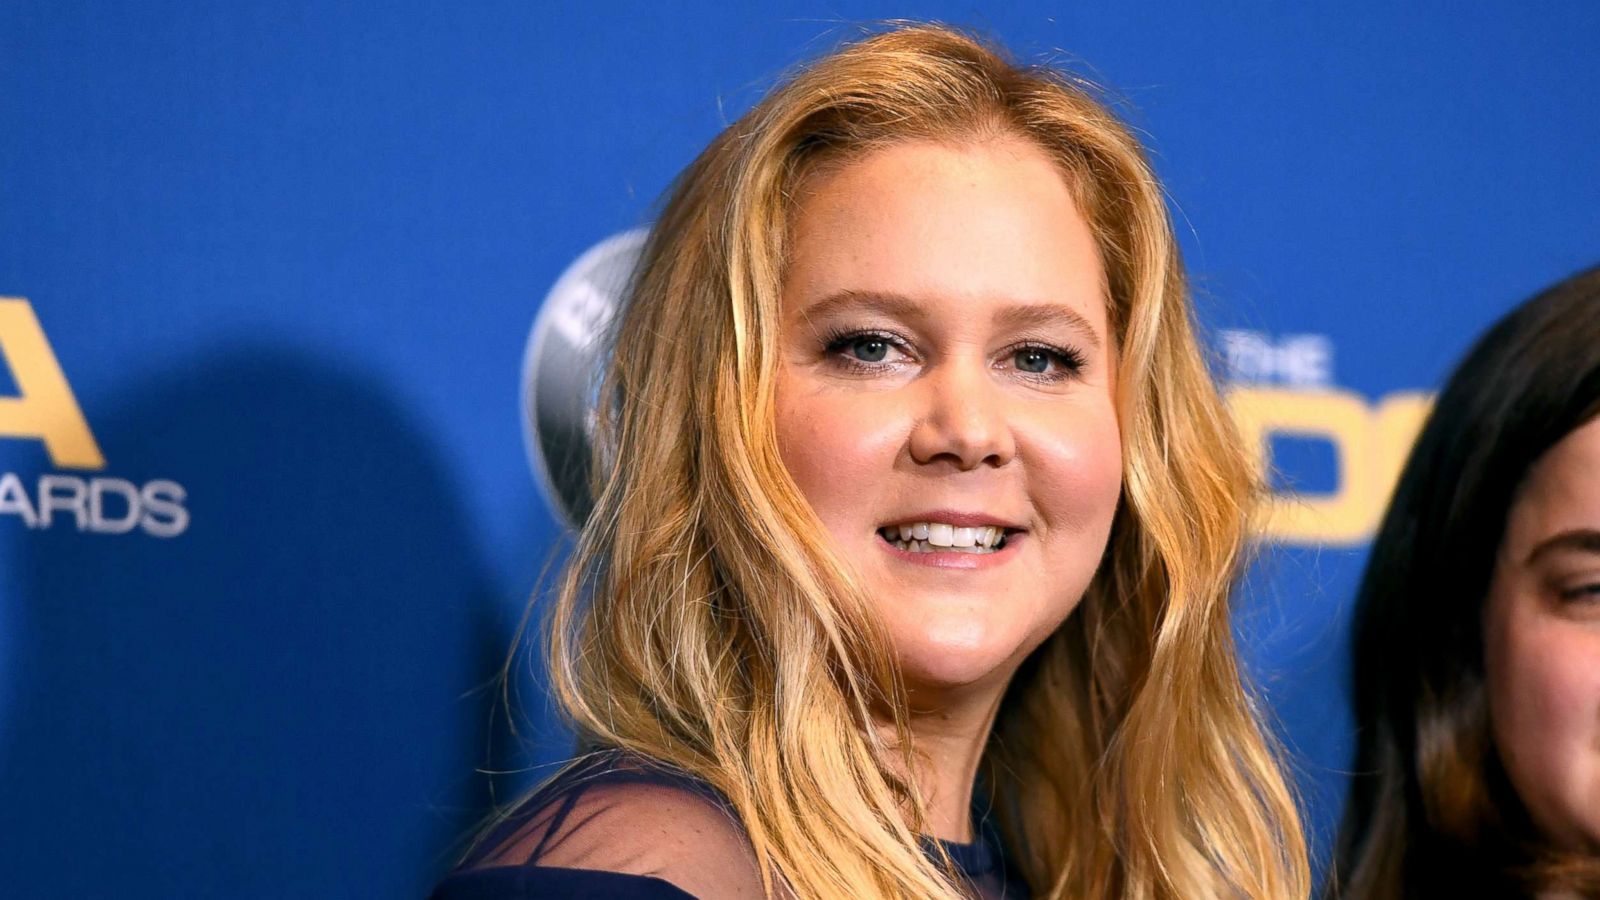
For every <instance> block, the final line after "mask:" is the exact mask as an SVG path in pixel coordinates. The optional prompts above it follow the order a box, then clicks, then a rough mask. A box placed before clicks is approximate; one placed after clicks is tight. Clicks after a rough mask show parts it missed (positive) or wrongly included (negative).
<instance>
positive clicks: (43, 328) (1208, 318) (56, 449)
mask: <svg viewBox="0 0 1600 900" xmlns="http://www.w3.org/2000/svg"><path fill="white" fill-rule="evenodd" d="M1008 7H1009V8H1008V9H1007V10H1006V11H1004V12H1002V11H999V10H995V9H988V8H986V7H984V6H982V5H977V4H968V3H909V4H901V5H898V6H888V5H882V4H872V3H848V2H834V3H829V4H789V5H780V4H762V5H760V6H749V7H743V8H741V7H739V6H738V5H734V6H733V7H731V8H727V7H725V6H724V5H722V4H710V3H704V2H697V3H693V4H685V5H683V6H681V7H677V8H671V7H668V6H667V5H664V4H638V5H633V6H628V5H611V6H608V7H605V8H600V7H596V6H594V5H592V4H589V5H584V7H583V8H582V10H581V11H580V10H579V8H578V7H577V6H572V7H570V8H559V7H557V6H555V5H548V6H541V5H534V4H527V3H482V4H472V5H463V6H459V7H452V6H450V5H439V4H431V3H430V4H424V3H416V2H399V3H381V4H380V3H359V4H356V3H352V4H319V3H303V2H295V0H289V2H285V0H274V2H270V3H268V2H239V3H231V4H216V5H210V4H191V3H182V4H179V3H161V2H147V3H141V4H124V5H113V4H88V3H75V2H59V0H58V2H35V0H13V2H10V3H7V4H4V5H3V6H0V296H6V297H10V298H15V299H12V300H10V301H3V302H0V360H3V361H4V363H5V364H4V365H0V809H3V810H4V811H5V812H4V815H3V818H0V831H3V834H0V893H3V894H4V895H6V896H16V897H69V896H84V895H99V894H105V893H110V892H111V889H110V888H109V887H108V886H110V885H113V884H114V885H116V886H117V887H116V892H117V893H119V894H122V895H126V896H135V897H146V896H148V897H168V896H262V897H267V896H273V897H278V896H418V895H420V894H422V893H424V892H425V890H426V888H427V886H428V885H429V884H430V883H431V882H432V880H433V879H434V878H435V877H437V875H438V874H439V873H440V872H441V871H442V870H443V868H444V867H446V866H447V865H448V863H449V862H450V856H451V854H452V853H453V852H454V848H453V846H452V841H454V840H455V839H456V838H457V837H458V836H460V835H461V834H462V833H463V832H464V831H465V830H466V829H467V828H468V827H469V826H470V825H471V823H472V821H473V819H474V817H475V816H477V815H478V814H480V813H481V812H482V809H483V806H484V804H485V803H486V802H487V799H488V797H487V793H486V788H485V786H484V783H483V781H484V779H483V778H482V777H481V776H479V775H477V774H475V772H474V768H475V767H476V766H481V765H484V764H485V762H486V761H488V764H489V765H493V766H500V765H507V766H510V765H525V764H528V763H538V762H542V761H549V760H553V759H556V758H558V757H559V756H560V754H561V753H562V752H563V750H564V749H565V738H564V737H563V736H562V735H561V734H560V733H559V732H558V731H557V730H556V729H555V728H554V727H553V726H552V725H551V724H550V722H549V721H548V718H547V715H546V710H545V709H544V706H543V701H542V700H541V699H540V697H539V693H538V685H537V684H536V683H529V684H526V685H525V686H524V688H523V690H522V691H521V700H520V703H519V706H518V708H519V709H520V711H521V715H523V716H524V717H525V721H524V722H523V723H522V731H523V734H524V736H525V737H526V738H527V739H529V740H530V741H531V750H530V752H528V753H527V754H525V755H522V756H518V755H517V754H515V753H514V752H513V749H512V747H511V741H510V740H509V739H508V737H507V734H506V729H504V728H503V727H501V725H499V724H497V725H494V726H491V723H490V709H491V706H492V704H493V702H494V700H495V699H496V698H495V696H494V692H493V691H492V690H491V689H488V688H486V687H485V686H486V685H487V684H489V682H490V680H491V679H492V677H493V675H494V672H495V671H496V670H497V668H498V667H499V665H500V664H501V662H502V661H503V659H504V656H505V652H506V649H507V647H508V646H509V645H510V643H511V640H512V634H513V631H514V629H515V626H516V623H517V620H518V618H519V616H520V615H521V612H522V608H523V606H524V604H525V602H526V600H527V598H528V596H529V594H530V592H531V591H532V590H533V588H534V586H535V583H536V580H537V576H538V573H539V570H540V568H541V566H542V565H543V564H544V563H545V561H546V560H547V559H548V558H549V557H550V555H551V554H552V553H554V552H556V551H557V550H558V548H559V543H560V536H561V528H560V526H559V524H558V523H557V520H556V519H555V518H554V517H553V515H552V513H551V511H550V509H549V507H548V506H547V505H546V501H545V499H544V498H543V496H542V495H541V492H540V488H539V486H538V483H537V481H536V479H535V478H534V476H533V474H532V473H531V471H530V467H529V463H528V457H527V454H526V451H525V447H524V440H523V436H522V434H521V433H520V431H521V427H522V426H521V423H520V421H519V416H520V410H519V378H520V374H521V357H522V354H523V352H524V347H525V344H526V342H527V340H528V336H529V332H530V329H531V326H532V324H533V321H534V317H535V315H536V313H537V312H538V308H539V305H540V302H541V300H542V299H543V298H544V296H545V294H546V292H547V291H548V290H549V289H550V287H551V286H552V285H553V284H554V283H555V281H556V279H557V278H558V277H559V275H560V274H561V273H562V272H563V271H564V270H565V269H566V267H567V266H568V265H569V264H570V263H571V262H572V261H573V260H574V259H576V258H577V257H578V256H579V255H580V254H581V253H582V252H583V251H584V250H585V249H586V248H588V247H590V246H592V245H594V244H595V243H597V242H598V241H600V240H602V239H603V238H605V237H607V236H609V235H612V234H615V233H617V232H620V231H623V230H626V229H628V228H631V227H635V226H637V225H640V224H641V223H644V222H647V221H648V220H649V217H650V215H651V210H652V208H653V203H654V201H655V199H656V198H657V196H658V194H659V193H660V192H661V190H662V189H663V188H664V187H665V186H666V184H667V182H668V180H669V179H670V178H671V177H672V176H673V175H674V174H675V173H676V172H677V171H678V170H679V169H680V168H681V167H682V166H684V165H685V164H686V163H687V162H688V161H689V160H690V159H691V158H692V157H693V155H694V154H695V153H696V152H697V151H698V150H699V149H700V148H701V147H703V146H704V145H705V144H706V143H707V142H708V141H709V140H710V138H711V137H712V136H713V135H714V134H715V133H716V132H717V131H718V130H719V129H720V128H721V127H722V126H723V125H725V124H726V123H727V122H729V121H731V120H732V118H733V117H735V116H737V115H738V114H739V113H740V112H741V111H743V110H744V109H745V108H747V107H748V106H749V105H750V104H751V103H752V102H753V101H754V100H755V99H756V98H757V97H759V96H760V94H761V93H762V91H763V90H764V89H765V88H766V87H768V86H769V85H770V84H771V83H772V82H773V80H774V79H775V77H776V76H777V75H778V74H780V73H781V72H782V71H783V70H784V69H785V68H786V67H788V66H790V65H791V64H793V63H796V62H798V61H800V60H803V59H805V58H807V57H809V56H813V55H815V54H818V53H821V52H823V51H825V50H826V49H828V48H830V47H832V46H834V45H835V44H836V43H837V42H838V41H839V40H841V39H842V38H845V37H847V36H850V35H852V34H854V33H856V25H857V24H858V23H862V22H866V21H870V20H874V19H880V18H885V17H891V16H893V17H902V16H909V17H916V18H933V19H940V20H944V21H950V22H955V23H959V24H965V25H969V26H972V27H975V28H977V29H979V30H980V31H982V32H984V33H987V34H989V35H991V36H993V37H995V38H998V39H1000V40H1001V41H1003V42H1004V43H1006V44H1008V45H1009V46H1011V47H1012V48H1013V49H1014V50H1015V51H1016V52H1017V53H1018V55H1020V56H1022V57H1024V58H1027V59H1039V58H1049V59H1053V60H1056V61H1058V62H1061V63H1064V64H1066V65H1068V66H1070V67H1072V68H1075V69H1076V70H1077V71H1079V72H1081V73H1083V74H1086V75H1088V76H1089V77H1091V78H1092V79H1094V80H1096V81H1099V82H1101V83H1103V84H1105V85H1107V86H1108V87H1110V88H1112V89H1113V90H1114V92H1115V93H1116V94H1117V95H1118V96H1120V97H1122V98H1123V100H1124V101H1125V107H1126V109H1125V111H1126V113H1127V115H1128V116H1129V117H1130V119H1131V120H1132V122H1133V123H1134V124H1135V125H1136V127H1137V128H1138V129H1139V130H1140V132H1141V133H1142V134H1143V135H1144V137H1145V139H1146V140H1147V142H1148V144H1149V146H1150V147H1151V149H1152V152H1153V153H1154V156H1155V163H1156V167H1157V169H1158V170H1159V172H1160V174H1161V176H1162V177H1163V179H1164V181H1165V184H1166V186H1167V188H1168V190H1169V192H1170V196H1171V203H1172V208H1173V210H1174V213H1175V216H1176V218H1177V222H1178V225H1179V230H1180V232H1181V238H1182V241H1183V246H1184V250H1185V253H1186V256H1187V260H1188V263H1189V266H1190V268H1191V270H1192V273H1193V275H1194V280H1195V285H1196V288H1197V292H1198V298H1199V306H1200V310H1201V316H1202V319H1203V321H1204V324H1205V325H1206V327H1207V328H1208V330H1209V333H1210V334H1211V336H1212V341H1213V343H1214V346H1215V348H1216V350H1217V355H1218V359H1219V367H1220V370H1221V371H1222V373H1223V374H1224V375H1225V376H1226V377H1227V379H1228V380H1229V381H1230V382H1231V383H1232V384H1233V386H1234V389H1235V393H1234V397H1235V402H1236V407H1237V408H1238V410H1239V411H1240V415H1241V419H1242V420H1243V421H1245V422H1246V423H1247V424H1248V425H1249V426H1250V429H1251V433H1252V434H1253V435H1255V436H1256V437H1257V438H1258V439H1259V441H1260V449H1261V453H1262V458H1263V461H1264V462H1267V463H1269V464H1271V465H1272V466H1274V468H1275V470H1276V474H1275V475H1274V480H1275V485H1276V487H1277V488H1278V490H1279V491H1280V493H1282V494H1283V495H1284V496H1283V498H1282V499H1283V502H1282V503H1281V504H1280V505H1279V508H1278V511H1277V512H1276V513H1275V514H1274V515H1273V516H1272V517H1270V518H1269V519H1267V520H1265V521H1264V523H1263V526H1262V528H1263V542H1262V546H1261V551H1260V562H1259V563H1258V564H1257V566H1256V567H1255V569H1254V570H1253V572H1252V575H1251V578H1250V580H1249V583H1248V585H1247V587H1246V589H1245V592H1244V598H1243V603H1242V606H1241V613H1240V616H1239V619H1238V622H1239V630H1240V632H1241V635H1242V636H1243V638H1244V640H1245V642H1246V644H1247V647H1248V651H1247V652H1248V655H1249V657H1250V659H1251V662H1252V668H1253V671H1254V672H1255V673H1256V675H1257V677H1258V679H1259V680H1260V682H1261V683H1262V685H1263V686H1264V689H1265V691H1266V692H1267V694H1268V696H1269V698H1270V700H1271V701H1272V704H1273V707H1274V709H1275V711H1276V713H1277V716H1278V718H1279V720H1280V722H1281V725H1282V730H1283V733H1284V734H1285V736H1286V738H1287V740H1288V742H1289V743H1290V744H1291V745H1292V747H1293V748H1294V750H1295V752H1296V754H1297V756H1296V770H1297V777H1298V779H1299V783H1300V785H1301V787H1302V789H1303V791H1304V792H1305V796H1306V801H1307V802H1306V812H1307V816H1308V819H1309V821H1310V822H1311V824H1312V826H1313V828H1314V829H1315V830H1316V833H1317V834H1318V835H1319V846H1325V844H1326V836H1327V834H1328V833H1329V831H1330V829H1331V827H1332V825H1333V823H1334V820H1335V818H1336V816H1337V811H1338V804H1339V802H1340V799H1341V796H1342V790H1343V776H1342V774H1341V771H1342V769H1343V768H1344V767H1345V766H1346V765H1347V757H1348V753H1349V744H1350V733H1349V732H1350V729H1349V724H1348V714H1347V712H1346V709H1345V699H1344V686H1343V679H1344V677H1345V674H1346V668H1347V666H1346V662H1345V659H1344V640H1345V621H1346V618H1347V612H1348V607H1349V603H1350V595H1351V592H1352V589H1353V587H1354V583H1355V579H1356V577H1357V575H1358V573H1359V567H1360V564H1361V562H1362V560H1363V557H1364V553H1365V543H1364V542H1365V541H1366V539H1367V538H1368V537H1369V536H1370V533H1371V527H1372V525H1373V524H1374V523H1375V521H1376V516H1377V512H1378V510H1379V508H1380V507H1381V503H1382V496H1381V494H1382V491H1383V490H1384V488H1385V486H1386V484H1387V478H1388V477H1389V475H1390V473H1391V472H1392V468H1393V466H1394V465H1395V464H1396V463H1397V461H1398V458H1399V456H1400V454H1401V453H1403V450H1404V443H1405V440H1406V439H1407V437H1408V436H1409V433H1410V432H1411V430H1414V427H1415V421H1416V417H1417V416H1418V415H1419V414H1420V411H1421V410H1422V409H1424V408H1425V406H1424V402H1425V395H1426V392H1428V391H1429V390H1431V389H1433V388H1434V387H1436V385H1437V383H1438V381H1439V379H1440V378H1441V377H1442V375H1443V374H1444V373H1445V372H1446V371H1447V370H1448V367H1449V366H1450V364H1451V363H1452V362H1453V361H1454V360H1455V358H1456V357H1457V356H1458V355H1459V354H1460V353H1461V352H1462V351H1463V350H1464V348H1465V347H1466V345H1467V343H1468V341H1469V340H1470V338H1471V336H1472V335H1473V334H1474V333H1476V332H1477V331H1479V330H1480V329H1481V328H1482V327H1483V326H1485V325H1486V324H1487V323H1488V322H1489V321H1490V320H1492V319H1493V318H1495V317H1496V316H1497V315H1499V314H1500V313H1502V312H1503V311H1505V310H1506V309H1508V308H1509V307H1510V306H1511V305H1512V304H1514V303H1515V302H1516V301H1518V300H1520V299H1521V298H1523V297H1525V296H1527V295H1529V294H1530V293H1532V292H1533V291H1534V290H1535V289H1537V288H1539V287H1541V286H1542V285H1544V284H1546V283H1548V282H1551V281H1553V280H1555V279H1557V278H1560V277H1562V276H1565V275H1567V274H1569V273H1571V272H1573V271H1575V270H1577V269H1579V268H1581V267H1584V266H1587V265H1590V264H1593V263H1594V262H1596V261H1597V260H1600V165H1597V159H1600V156H1597V148H1600V117H1597V116H1596V115H1595V114H1594V110H1595V106H1596V98H1597V97H1600V66H1597V65H1596V63H1595V56H1594V48H1595V47H1596V46H1597V45H1600V6H1596V5H1594V4H1592V3H1587V2H1581V0H1573V2H1542V3H1541V2H1518V3H1509V2H1506V3H1500V4H1444V3H1440V4H1393V3H1366V4H1350V3H1342V4H1336V5H1335V4H1328V5H1306V4H1277V3H1265V2H1257V3H1242V4H1230V5H1228V6H1227V8H1226V9H1223V8H1219V6H1218V5H1210V4H1207V5H1199V4H1193V5H1190V4H1181V5H1172V6H1167V5H1164V4H1153V3H1142V2H1119V3H1087V2H1083V3H1062V2H1058V3H1047V2H1036V0H1026V2H1017V3H1014V4H1009V5H1008ZM502 718H503V717H502ZM526 779H527V776H526V775H523V776H511V777H508V778H505V779H502V780H501V783H500V784H499V787H500V789H502V790H514V789H515V788H516V786H517V785H519V784H522V783H525V782H526Z"/></svg>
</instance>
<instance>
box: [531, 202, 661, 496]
mask: <svg viewBox="0 0 1600 900" xmlns="http://www.w3.org/2000/svg"><path fill="white" fill-rule="evenodd" d="M649 233H650V230H649V229H648V228H635V229H632V230H630V231H624V232H622V233H621V234H615V235H612V236H611V237H608V238H606V239H605V240H603V241H601V242H600V243H598V244H595V245H594V246H593V247H590V248H589V249H588V250H586V251H584V253H583V255H582V256H579V257H578V259H577V260H576V261H575V262H573V263H572V265H570V266H568V267H567V269H566V271H564V272H562V273H561V277H560V278H558V279H556V283H555V286H554V287H552V288H551V289H550V293H548V294H546V295H545V298H544V303H543V304H542V305H541V306H540V307H539V314H538V315H537V316H535V317H534V320H533V330H532V331H531V332H529V334H528V346H527V349H526V350H525V351H524V352H523V355H522V441H523V448H524V450H526V451H527V454H528V465H529V467H530V468H532V469H533V477H534V479H535V481H536V482H537V483H538V485H539V488H540V490H541V492H543V494H544V499H545V502H546V503H548V504H549V505H550V507H551V509H553V510H554V511H555V513H556V515H557V516H559V517H560V518H561V519H562V520H564V521H565V522H566V523H567V524H568V525H570V526H572V527H574V528H576V527H580V526H582V525H583V522H584V520H585V519H587V518H588V517H589V511H590V510H591V509H592V508H593V506H594V498H593V497H591V496H589V448H590V445H591V443H592V440H593V435H594V416H595V406H596V403H595V401H596V391H597V389H598V381H599V374H600V373H599V353H598V351H600V350H601V349H602V342H601V339H602V338H603V337H605V335H606V331H607V329H608V328H609V326H610V324H611V319H612V317H613V316H615V315H616V311H617V310H618V309H619V308H620V307H621V304H622V299H623V295H624V294H625V293H626V291H627V289H628V285H629V282H630V281H631V279H632V277H633V270H634V267H635V266H636V265H637V264H638V261H639V254H640V252H641V251H642V250H643V249H644V242H645V238H646V237H648V236H649Z"/></svg>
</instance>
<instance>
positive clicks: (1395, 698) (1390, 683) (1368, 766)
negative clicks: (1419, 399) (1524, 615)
mask: <svg viewBox="0 0 1600 900" xmlns="http://www.w3.org/2000/svg"><path fill="white" fill-rule="evenodd" d="M1597 414H1600V267H1597V268H1594V269H1590V270H1588V271H1586V272H1583V273H1581V274H1579V275H1576V276H1573V277H1572V278H1569V279H1567V280H1566V281H1563V282H1561V283H1560V284H1558V285H1556V286H1555V287H1552V288H1550V289H1548V290H1546V291H1545V292H1543V293H1541V294H1539V295H1538V296H1536V297H1534V298H1533V299H1531V300H1529V301H1527V302H1526V303H1524V304H1523V305H1522V306H1520V307H1518V308H1517V309H1516V310H1514V311H1513V312H1511V313H1510V314H1509V315H1507V316H1506V317H1505V318H1503V319H1501V320H1500V321H1499V322H1498V323H1497V324H1496V325H1495V326H1494V327H1493V328H1491V329H1490V330H1489V332H1488V333H1487V334H1485V335H1484V336H1483V337H1482V338H1481V339H1480V340H1479V341H1478V343H1477V345H1476V346H1474V347H1473V349H1472V350H1471V352H1470V353H1468V355H1467V357H1466V359H1465V360H1464V361H1463V362H1462V363H1461V365H1460V367H1459V368H1458V369H1457V370H1456V371H1455V374H1454V375H1453V376H1451V378H1450V380H1449V382H1448V383H1447V384H1446V386H1445V389H1444V392H1443V393H1442V394H1441V395H1440V396H1439V400H1438V403H1437V404H1436V405H1435V407H1434V410H1433V413H1432V415H1431V416H1430V417H1429V419H1428V422H1427V424H1426V425H1425V426H1424V427H1423V429H1422V433H1421V435H1420V436H1419V437H1418V439H1417V444H1416V446H1415V448H1414V449H1413V450H1412V453H1411V457H1410V459H1409V460H1408V461H1407V462H1406V467H1405V470H1404V472H1403V473H1402V475H1401V477H1400V482H1399V485H1398V487H1397V488H1396V489H1395V494H1394V497H1393V499H1392V500H1391V501H1390V504H1389V510H1388V512H1387V514H1386V515H1385V516H1384V520H1383V525H1382V527H1381V528H1380V530H1379V532H1378V537H1377V540H1376V542H1375V543H1374V544H1373V547H1372V556H1371V558H1370V560H1369V561H1368V563H1367V569H1366V574H1365V576H1364V578H1363V580H1362V584H1361V590H1360V595H1359V597H1358V600H1357V605H1356V619H1355V639H1354V648H1353V649H1354V653H1355V657H1354V668H1355V685H1354V687H1355V698H1354V699H1355V718H1356V724H1357V728H1358V735H1357V741H1358V743H1357V755H1356V768H1355V778H1354V781H1353V782H1352V787H1351V791H1350V798H1349V802H1348V805H1347V807H1346V809H1345V818H1344V824H1343V828H1342V830H1341V833H1340V836H1339V844H1338V849H1337V854H1338V855H1337V858H1336V860H1335V870H1334V876H1333V881H1332V885H1331V890H1330V892H1329V893H1330V894H1332V895H1336V896H1341V897H1347V898H1362V900H1366V898H1374V900H1376V898H1399V897H1407V898H1412V897H1434V896H1437V897H1463V896H1494V897H1502V896H1513V897H1514V896H1532V895H1533V894H1535V893H1538V892H1540V891H1544V890H1549V889H1559V888H1565V889H1568V890H1578V891H1583V892H1590V891H1600V861H1597V860H1593V859H1582V858H1578V859H1574V858H1571V857H1564V856H1561V855H1558V854H1556V853H1555V852H1554V851H1553V850H1552V849H1551V848H1549V847H1548V846H1547V845H1546V844H1545V842H1543V841H1542V840H1541V839H1540V838H1539V836H1538V834H1537V832H1536V831H1535V829H1534V827H1533V825H1532V823H1531V822H1530V821H1529V819H1528V815H1527V812H1526V811H1525V809H1524V807H1523V805H1522V803H1521V801H1520V800H1519V799H1518V798H1517V796H1516V794H1515V792H1514V791H1513V790H1512V789H1511V786H1510V783H1509V781H1508V780H1507V778H1506V775H1505V772H1504V771H1503V769H1502V768H1501V764H1500V760H1499V756H1498V754H1497V753H1496V751H1495V748H1494V744H1493V741H1492V739H1491V737H1490V730H1489V715H1488V708H1487V703H1486V700H1485V693H1484V665H1483V628H1482V609H1483V604H1484V599H1485V597H1486V596H1487V594H1488V587H1489V580H1490V577H1491V575H1492V574H1493V569H1494V561H1495V557H1496V553H1497V551H1498V549H1499V546H1500V542H1501V539H1502V537H1503V535H1504V532H1505V525H1506V516H1507V514H1508V512H1509V510H1510V507H1511V504H1512V501H1513V499H1514V497H1515V494H1516V491H1517V488H1518V486H1519V485H1520V484H1521V482H1522V480H1523V478H1524V476H1525V475H1526V474H1527V472H1528V470H1529V468H1530V467H1532V466H1533V464H1534V463H1535V461H1537V460H1538V459H1539V458H1540V457H1541V456H1543V455H1544V453H1545V452H1546V451H1547V450H1549V449H1550V448H1551V447H1552V446H1554V445H1555V444H1556V443H1558V442H1559V441H1560V440H1561V439H1562V438H1563V437H1565V436H1566V435H1567V434H1569V433H1570V432H1572V431H1573V430H1574V429H1576V428H1578V427H1579V426H1581V425H1583V424H1584V423H1585V422H1587V421H1589V420H1590V419H1592V418H1594V417H1595V416H1596V415H1597ZM1596 477H1600V473H1597V476H1596Z"/></svg>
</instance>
